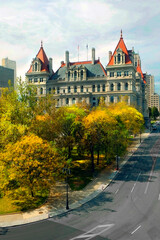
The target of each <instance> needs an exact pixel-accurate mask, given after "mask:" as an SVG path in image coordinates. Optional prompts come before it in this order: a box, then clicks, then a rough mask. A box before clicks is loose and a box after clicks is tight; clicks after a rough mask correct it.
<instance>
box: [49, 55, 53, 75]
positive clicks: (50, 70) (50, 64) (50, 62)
mask: <svg viewBox="0 0 160 240" xmlns="http://www.w3.org/2000/svg"><path fill="white" fill-rule="evenodd" d="M49 72H50V74H52V72H53V71H52V58H49Z"/></svg>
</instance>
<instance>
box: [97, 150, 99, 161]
mask: <svg viewBox="0 0 160 240" xmlns="http://www.w3.org/2000/svg"><path fill="white" fill-rule="evenodd" d="M97 165H99V148H98V149H97Z"/></svg>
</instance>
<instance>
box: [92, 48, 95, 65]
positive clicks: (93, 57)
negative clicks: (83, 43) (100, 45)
mask: <svg viewBox="0 0 160 240" xmlns="http://www.w3.org/2000/svg"><path fill="white" fill-rule="evenodd" d="M94 63H95V48H92V64H94Z"/></svg>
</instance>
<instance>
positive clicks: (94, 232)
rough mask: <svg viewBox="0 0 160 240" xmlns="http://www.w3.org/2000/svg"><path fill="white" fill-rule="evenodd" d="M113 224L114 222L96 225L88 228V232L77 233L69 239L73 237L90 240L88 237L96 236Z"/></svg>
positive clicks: (73, 239)
mask: <svg viewBox="0 0 160 240" xmlns="http://www.w3.org/2000/svg"><path fill="white" fill-rule="evenodd" d="M113 226H114V224H106V225H98V226H97V227H95V228H93V229H91V230H89V231H88V232H86V233H83V234H81V235H78V236H76V237H74V238H72V239H70V240H75V239H84V240H90V239H92V238H94V237H96V236H97V235H100V234H101V233H103V232H105V231H107V230H109V229H110V228H111V227H113Z"/></svg>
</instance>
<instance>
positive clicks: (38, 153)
mask: <svg viewBox="0 0 160 240" xmlns="http://www.w3.org/2000/svg"><path fill="white" fill-rule="evenodd" d="M0 162H1V169H0V170H1V174H0V175H1V176H2V179H1V189H3V191H4V192H6V193H9V194H10V195H11V196H12V197H13V198H14V199H16V200H17V201H18V203H19V204H21V205H22V206H23V207H24V206H26V205H25V203H27V204H28V205H29V207H31V206H33V205H32V203H35V202H36V201H39V199H40V198H41V197H44V196H45V197H46V195H47V192H48V190H49V188H50V186H51V184H53V183H54V179H55V176H57V175H58V174H59V173H60V172H61V171H62V168H63V166H64V162H63V159H62V158H60V157H59V156H58V154H57V153H56V151H55V150H53V148H51V146H50V145H49V144H48V143H47V142H45V141H43V140H42V139H41V138H39V137H38V136H35V135H34V134H31V135H29V136H24V137H22V139H21V140H19V141H17V142H16V143H15V144H8V145H7V147H6V149H5V151H4V152H3V153H1V154H0Z"/></svg>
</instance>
